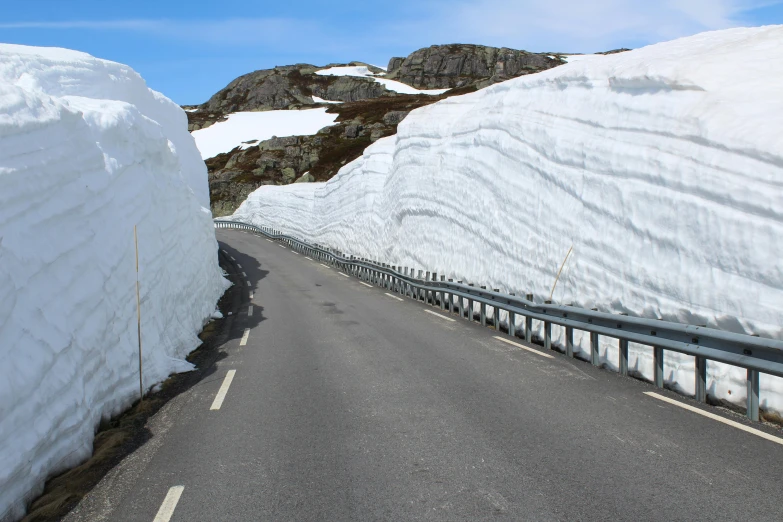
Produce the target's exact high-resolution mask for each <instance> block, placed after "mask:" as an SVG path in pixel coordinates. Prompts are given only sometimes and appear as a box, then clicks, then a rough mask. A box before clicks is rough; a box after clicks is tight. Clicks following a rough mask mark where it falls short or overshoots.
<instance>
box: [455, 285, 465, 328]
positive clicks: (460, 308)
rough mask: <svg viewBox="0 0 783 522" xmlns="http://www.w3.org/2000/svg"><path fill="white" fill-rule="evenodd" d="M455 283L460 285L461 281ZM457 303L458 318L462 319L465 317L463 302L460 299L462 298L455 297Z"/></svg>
mask: <svg viewBox="0 0 783 522" xmlns="http://www.w3.org/2000/svg"><path fill="white" fill-rule="evenodd" d="M457 282H458V283H459V284H462V281H457ZM457 302H458V304H459V318H460V319H462V318H464V317H465V300H464V299H462V296H457Z"/></svg>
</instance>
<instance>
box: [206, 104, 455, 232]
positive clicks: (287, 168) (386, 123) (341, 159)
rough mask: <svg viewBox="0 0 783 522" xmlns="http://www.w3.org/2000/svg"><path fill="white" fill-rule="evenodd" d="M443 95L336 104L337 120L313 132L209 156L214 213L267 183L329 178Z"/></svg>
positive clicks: (236, 204) (229, 210)
mask: <svg viewBox="0 0 783 522" xmlns="http://www.w3.org/2000/svg"><path fill="white" fill-rule="evenodd" d="M438 99H442V97H438V96H435V97H433V96H426V95H420V96H396V97H386V96H384V97H381V98H376V99H370V100H363V101H358V102H352V103H344V104H340V105H333V106H331V107H330V108H329V111H330V112H336V113H338V114H339V116H338V118H337V123H336V124H335V125H332V126H330V127H325V128H323V129H321V130H320V131H318V133H317V134H315V135H313V136H289V137H284V138H272V139H269V140H266V141H262V142H259V143H254V144H252V145H251V146H249V147H247V148H244V149H242V148H240V147H237V148H236V149H234V150H232V151H230V152H227V153H224V154H219V155H217V156H215V157H213V158H209V159H207V160H206V163H207V169H208V170H209V192H210V203H211V207H212V215H213V216H215V217H220V216H225V215H229V214H232V213H233V212H234V210H236V209H237V208H238V207H239V205H240V204H241V203H242V201H244V200H245V199H246V198H247V196H248V194H250V193H251V192H253V191H254V190H255V189H257V188H258V187H260V186H262V185H287V184H289V183H305V182H312V181H326V180H328V179H330V178H331V177H332V176H334V175H335V174H336V173H337V171H338V170H339V169H340V167H342V166H343V165H345V164H346V163H348V162H349V161H353V160H354V159H356V158H358V157H359V156H361V154H362V152H364V149H365V148H367V146H368V145H369V144H370V143H372V142H374V141H376V140H378V139H380V138H382V137H385V136H390V135H392V134H394V133H396V132H397V125H398V124H399V123H400V122H401V121H402V120H403V119H404V118H405V116H407V115H408V113H409V112H410V111H411V110H413V109H415V108H417V107H421V106H423V105H427V104H429V103H432V102H433V101H437V100H438Z"/></svg>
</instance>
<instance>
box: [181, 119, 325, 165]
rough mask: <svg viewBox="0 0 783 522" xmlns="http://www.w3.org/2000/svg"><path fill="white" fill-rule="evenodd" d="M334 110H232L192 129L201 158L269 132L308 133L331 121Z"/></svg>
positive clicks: (282, 134)
mask: <svg viewBox="0 0 783 522" xmlns="http://www.w3.org/2000/svg"><path fill="white" fill-rule="evenodd" d="M336 119H337V114H327V113H326V109H324V108H320V109H307V110H299V111H263V112H236V113H233V114H229V115H228V119H227V120H226V121H222V122H218V123H215V124H214V125H210V126H209V127H207V128H206V129H201V130H197V131H194V132H193V133H192V134H193V138H195V140H196V146H198V149H199V151H200V152H201V157H202V158H203V159H207V158H211V157H213V156H217V155H218V154H220V153H222V152H229V151H231V150H232V149H234V148H235V147H237V146H241V147H242V148H247V147H249V146H250V145H249V144H247V143H244V142H249V141H256V140H257V141H264V140H268V139H270V138H271V137H272V136H277V137H278V138H283V137H285V136H310V135H312V134H315V133H316V132H318V131H319V130H321V129H323V128H324V127H327V126H329V125H332V124H333V123H334V121H335V120H336Z"/></svg>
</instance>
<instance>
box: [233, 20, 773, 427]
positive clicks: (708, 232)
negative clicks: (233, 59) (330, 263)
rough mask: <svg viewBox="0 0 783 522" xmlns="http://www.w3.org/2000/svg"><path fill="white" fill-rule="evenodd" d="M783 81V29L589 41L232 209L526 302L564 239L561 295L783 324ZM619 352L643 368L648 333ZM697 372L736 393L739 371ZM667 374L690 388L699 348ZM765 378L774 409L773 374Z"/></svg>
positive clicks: (540, 286) (697, 317)
mask: <svg viewBox="0 0 783 522" xmlns="http://www.w3.org/2000/svg"><path fill="white" fill-rule="evenodd" d="M782 87H783V27H780V26H775V27H764V28H755V29H732V30H727V31H719V32H711V33H704V34H700V35H696V36H693V37H690V38H684V39H680V40H675V41H672V42H667V43H663V44H658V45H653V46H649V47H646V48H643V49H639V50H636V51H631V52H626V53H621V54H616V55H609V56H594V57H590V58H589V59H585V60H580V61H577V62H575V63H571V64H567V65H563V66H561V67H558V68H556V69H551V70H549V71H545V72H542V73H538V74H535V75H528V76H523V77H520V78H516V79H513V80H509V81H506V82H503V83H499V84H496V85H493V86H490V87H488V88H486V89H483V90H481V91H478V92H476V93H472V94H468V95H465V96H456V97H451V98H449V99H447V100H443V101H441V102H438V103H435V104H432V105H429V106H427V107H423V108H420V109H417V110H415V111H413V112H412V113H411V114H410V115H409V116H408V117H406V119H405V120H404V121H403V122H402V123H401V124H400V126H399V128H398V134H397V135H396V136H394V137H390V138H387V139H384V140H379V141H378V142H376V143H375V144H373V145H371V146H370V147H369V148H368V149H367V150H366V151H365V153H364V155H363V157H361V158H359V159H357V160H356V161H354V162H353V163H351V164H348V165H346V166H345V167H344V168H343V169H341V171H340V172H339V173H338V175H337V176H335V178H333V179H332V180H330V181H329V182H327V183H325V184H310V185H309V186H306V187H302V186H290V187H261V188H259V189H258V190H257V191H256V192H254V193H253V194H251V196H250V197H249V198H248V200H247V201H246V202H245V203H244V204H243V205H242V206H241V207H240V208H239V209H238V210H237V212H236V213H235V214H234V217H236V218H237V219H241V220H244V221H250V222H253V223H256V224H267V223H269V224H273V225H274V226H275V227H276V228H278V229H280V230H282V231H284V232H287V233H291V234H294V235H297V236H300V237H302V238H304V239H307V240H310V241H315V242H318V243H321V244H325V245H330V246H332V247H334V248H337V249H339V250H341V251H344V252H348V253H350V254H355V255H358V256H360V257H367V258H373V259H377V260H382V261H384V262H387V263H390V264H393V265H402V266H410V267H417V268H424V269H426V270H430V271H433V272H437V273H438V274H444V275H446V276H447V277H453V278H454V279H461V280H466V281H470V282H474V283H476V284H486V285H487V286H488V287H490V288H500V289H502V290H504V291H508V292H515V293H516V294H517V295H522V294H525V293H527V292H532V293H534V294H535V295H536V298H537V299H538V300H543V299H546V298H548V297H549V294H550V291H551V288H552V284H553V282H554V278H555V275H556V273H557V270H558V269H559V267H560V265H561V263H562V262H563V259H564V257H565V255H566V253H567V252H568V250H569V248H570V247H571V246H573V254H572V256H571V257H570V258H569V260H568V262H567V263H566V266H565V268H564V270H563V274H562V275H561V277H560V281H559V282H558V284H557V287H556V289H555V292H554V296H553V299H554V301H555V302H556V303H565V304H568V303H574V304H575V305H577V306H583V307H588V308H593V307H597V308H598V309H599V310H602V311H608V312H618V313H619V312H624V313H629V314H631V315H637V316H643V317H651V318H661V319H666V320H672V321H681V322H685V323H690V324H706V325H709V326H711V327H717V328H721V329H725V330H730V331H737V332H745V333H757V334H760V335H762V336H767V337H774V338H781V337H783V331H781V325H783V270H781V268H780V267H781V265H780V261H779V260H780V259H781V258H783V242H781V241H780V238H781V237H783V207H781V205H780V202H781V201H783V182H781V180H783V98H782V97H781V96H780V95H779V93H780V91H781V88H782ZM535 324H536V327H537V328H540V325H537V322H536V323H535ZM553 334H554V335H555V336H556V341H558V342H561V343H562V332H561V331H560V329H559V328H554V329H553ZM575 341H576V342H577V349H578V350H582V351H583V353H584V354H587V353H589V352H588V348H589V336H587V335H584V336H580V335H579V334H577V335H576V338H575ZM601 362H602V363H604V364H607V365H609V366H611V367H616V366H617V348H616V341H611V340H609V339H604V340H603V341H602V343H601ZM630 368H631V371H632V372H635V373H637V374H640V375H642V376H644V377H646V378H651V377H652V350H651V349H650V348H649V347H641V346H634V345H631V360H630ZM708 372H709V381H708V392H709V393H710V394H711V395H712V396H714V397H717V398H720V399H727V400H730V401H732V402H736V403H738V404H743V402H744V399H745V371H744V370H742V369H738V368H732V367H728V366H726V365H722V364H718V363H709V365H708ZM664 373H665V380H666V382H667V384H668V385H669V386H674V387H676V388H679V389H681V390H682V391H684V392H686V393H692V392H693V359H692V358H691V357H687V356H681V355H678V354H674V353H670V352H667V355H666V364H665V371H664ZM761 388H762V391H761V394H762V407H763V408H768V409H771V410H775V411H778V412H783V385H782V384H781V380H780V379H777V378H773V377H770V376H762V378H761Z"/></svg>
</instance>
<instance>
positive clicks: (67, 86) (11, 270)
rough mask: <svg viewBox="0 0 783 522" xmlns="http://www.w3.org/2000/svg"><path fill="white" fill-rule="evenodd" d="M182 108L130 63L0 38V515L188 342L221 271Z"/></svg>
mask: <svg viewBox="0 0 783 522" xmlns="http://www.w3.org/2000/svg"><path fill="white" fill-rule="evenodd" d="M206 178H207V176H206V168H205V166H204V163H203V161H201V158H200V156H199V153H198V150H197V149H196V146H195V143H194V141H193V138H192V137H191V136H190V135H189V133H188V132H187V119H186V117H185V114H184V112H183V111H182V110H181V109H180V108H179V107H177V106H176V105H175V104H174V103H173V102H171V101H170V100H168V99H167V98H165V97H164V96H162V95H160V94H159V93H156V92H154V91H151V90H150V89H148V88H147V86H146V84H145V82H144V81H143V80H142V79H141V77H139V76H138V75H137V74H136V73H135V72H134V71H133V70H131V69H130V68H128V67H126V66H123V65H120V64H117V63H112V62H107V61H104V60H98V59H96V58H93V57H91V56H89V55H86V54H83V53H77V52H73V51H67V50H63V49H44V48H32V47H23V46H13V45H0V181H2V187H3V188H2V191H0V238H1V239H0V358H2V361H3V364H2V365H0V440H2V441H3V444H2V447H1V448H0V520H5V519H15V518H17V517H19V516H21V515H22V514H23V512H24V503H25V501H26V500H29V499H30V498H31V497H34V496H36V495H37V494H38V493H40V491H41V489H42V487H43V482H44V480H45V479H46V478H47V476H49V475H51V474H53V473H56V472H58V471H61V470H63V469H64V468H67V467H69V466H72V465H74V464H77V463H78V462H80V461H82V460H84V459H85V458H86V457H88V456H89V455H90V454H91V452H92V443H93V436H94V430H95V429H96V427H97V425H98V423H99V422H100V420H101V419H102V418H104V417H109V416H111V415H114V414H116V413H119V412H120V411H121V410H123V409H124V408H125V407H127V406H129V405H130V404H131V403H132V402H133V401H134V400H136V399H137V398H138V394H139V388H138V386H139V384H138V367H139V366H138V358H137V349H138V348H137V326H136V321H137V319H136V295H135V281H136V274H135V252H134V241H133V227H134V225H138V238H139V265H140V281H141V311H142V316H141V319H142V326H141V327H142V336H143V339H142V341H143V345H144V359H143V366H144V386H145V388H146V389H149V388H150V387H152V386H153V385H154V384H155V383H157V382H160V381H162V380H163V379H165V378H166V377H167V376H168V375H169V374H171V373H172V372H176V371H182V370H187V369H190V368H191V365H190V364H189V363H187V362H186V361H184V360H183V359H184V357H185V356H186V355H187V354H188V352H190V351H191V350H193V349H194V348H196V347H197V346H198V344H199V342H200V341H199V339H198V337H197V334H198V333H199V331H200V330H201V327H202V326H203V324H204V322H205V320H207V319H208V318H209V317H210V316H211V314H212V313H213V311H214V310H215V303H216V301H217V299H218V298H219V297H220V295H221V294H222V292H223V290H224V289H225V287H226V285H227V282H226V281H225V279H224V278H223V277H222V274H221V270H220V268H219V266H218V263H217V243H216V241H215V235H214V226H213V223H212V220H211V214H210V212H209V210H208V201H209V199H208V191H207V179H206Z"/></svg>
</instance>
